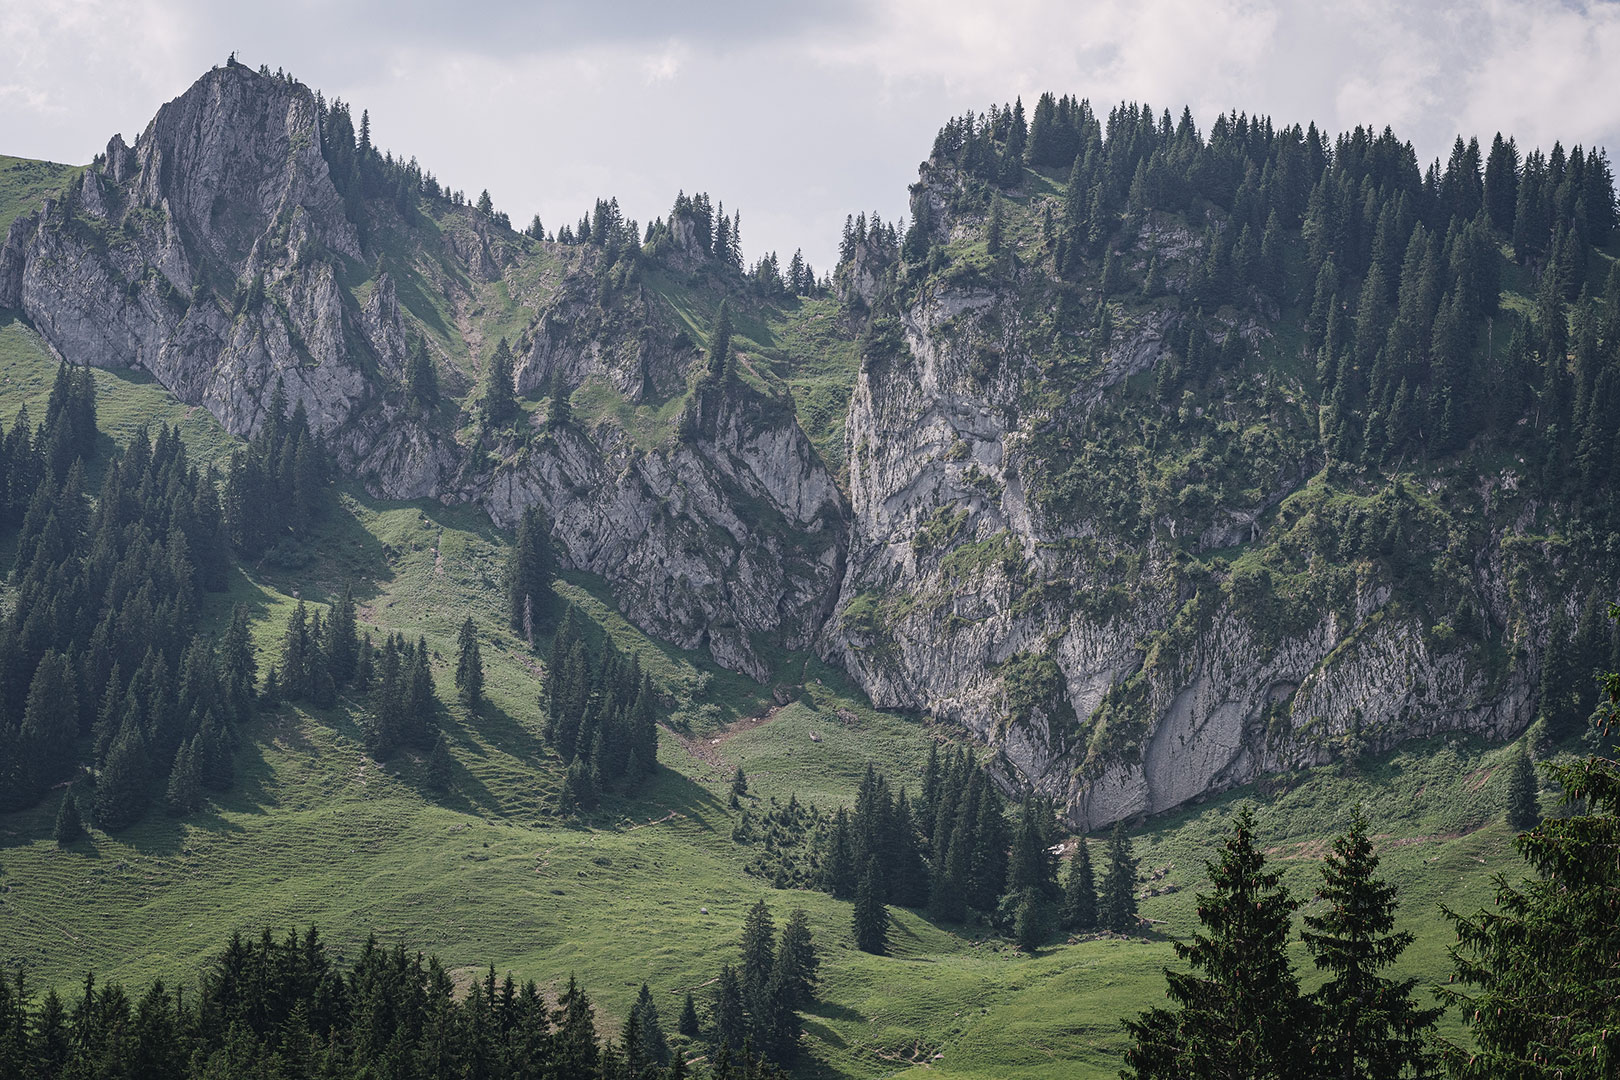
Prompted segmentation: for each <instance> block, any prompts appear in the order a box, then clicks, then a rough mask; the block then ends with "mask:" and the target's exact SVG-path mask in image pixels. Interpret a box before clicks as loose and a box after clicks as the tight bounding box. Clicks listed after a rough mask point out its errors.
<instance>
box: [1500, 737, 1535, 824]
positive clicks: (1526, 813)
mask: <svg viewBox="0 0 1620 1080" xmlns="http://www.w3.org/2000/svg"><path fill="white" fill-rule="evenodd" d="M1540 820H1541V805H1540V799H1539V797H1538V792H1537V784H1536V770H1535V766H1533V765H1531V763H1530V751H1529V749H1528V748H1527V747H1525V746H1520V748H1519V752H1518V753H1516V754H1514V755H1513V764H1512V765H1510V766H1508V781H1507V823H1508V828H1510V829H1512V830H1514V831H1515V832H1524V831H1525V830H1526V829H1533V828H1535V826H1536V823H1537V822H1538V821H1540Z"/></svg>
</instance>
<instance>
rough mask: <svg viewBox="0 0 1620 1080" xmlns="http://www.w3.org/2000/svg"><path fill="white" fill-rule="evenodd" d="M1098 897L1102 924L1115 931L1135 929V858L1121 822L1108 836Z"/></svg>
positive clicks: (1125, 931) (1120, 932) (1126, 932)
mask: <svg viewBox="0 0 1620 1080" xmlns="http://www.w3.org/2000/svg"><path fill="white" fill-rule="evenodd" d="M1098 899H1099V901H1100V903H1101V907H1102V911H1101V914H1102V923H1103V926H1104V927H1106V928H1107V929H1109V930H1112V931H1113V932H1114V933H1116V934H1129V933H1130V932H1131V931H1133V930H1135V929H1136V859H1135V858H1134V857H1133V856H1132V855H1131V842H1130V840H1129V839H1128V838H1127V837H1126V836H1125V825H1124V823H1123V822H1121V823H1119V824H1117V825H1115V826H1114V831H1113V833H1112V834H1110V836H1109V837H1108V869H1107V870H1105V871H1104V872H1103V883H1102V894H1101V896H1100V897H1099V898H1098Z"/></svg>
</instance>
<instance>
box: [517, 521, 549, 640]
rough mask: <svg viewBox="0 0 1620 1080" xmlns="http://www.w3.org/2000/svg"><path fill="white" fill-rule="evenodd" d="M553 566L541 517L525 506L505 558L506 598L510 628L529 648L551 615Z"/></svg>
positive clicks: (546, 531)
mask: <svg viewBox="0 0 1620 1080" xmlns="http://www.w3.org/2000/svg"><path fill="white" fill-rule="evenodd" d="M555 569H556V567H555V562H554V559H553V557H552V553H551V538H550V536H549V535H548V530H547V529H546V524H545V520H544V519H543V518H542V517H541V515H540V510H539V508H538V507H534V506H528V507H525V508H524V510H523V516H522V517H521V518H519V519H518V528H517V537H516V538H515V539H514V540H513V543H512V550H511V551H510V552H509V553H508V554H507V557H506V598H507V611H508V613H509V619H510V624H511V627H512V629H513V630H516V631H517V632H518V633H521V634H522V635H523V638H524V640H525V641H527V642H528V643H529V647H530V648H531V649H532V648H533V647H534V635H535V630H536V628H537V626H538V625H540V624H543V623H545V622H548V621H550V619H551V618H552V616H553V614H554V611H553V608H554V603H553V598H552V592H551V579H552V577H553V575H554V573H555Z"/></svg>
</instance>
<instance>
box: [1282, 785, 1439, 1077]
mask: <svg viewBox="0 0 1620 1080" xmlns="http://www.w3.org/2000/svg"><path fill="white" fill-rule="evenodd" d="M1316 897H1317V899H1318V900H1319V901H1321V902H1322V907H1321V908H1319V909H1316V910H1313V911H1312V912H1311V913H1309V914H1307V915H1306V916H1305V930H1304V931H1303V933H1302V934H1301V936H1302V937H1303V938H1304V939H1305V947H1306V948H1307V949H1309V950H1310V952H1311V956H1312V957H1313V958H1314V959H1315V961H1316V966H1317V968H1318V969H1320V970H1322V971H1325V972H1327V974H1328V981H1327V982H1326V983H1324V984H1323V985H1322V988H1321V989H1320V990H1318V991H1317V992H1316V994H1315V995H1314V996H1313V998H1312V1002H1313V1004H1314V1005H1315V1007H1316V1023H1315V1025H1314V1029H1315V1039H1314V1043H1313V1045H1312V1047H1311V1051H1310V1053H1311V1061H1312V1062H1313V1066H1314V1068H1315V1069H1317V1070H1319V1074H1320V1075H1321V1076H1324V1077H1332V1078H1338V1077H1343V1078H1345V1080H1358V1078H1361V1077H1366V1078H1368V1080H1371V1078H1374V1077H1389V1078H1395V1077H1429V1076H1434V1075H1436V1072H1435V1060H1434V1055H1433V1053H1432V1052H1431V1051H1430V1050H1429V1049H1428V1035H1429V1033H1430V1031H1432V1029H1433V1028H1434V1024H1435V1021H1436V1020H1438V1019H1439V1018H1440V1013H1441V1010H1440V1009H1433V1008H1423V1007H1421V1006H1419V1005H1418V1004H1417V1002H1416V1001H1414V1000H1413V992H1414V990H1415V989H1416V987H1417V980H1416V979H1390V978H1386V977H1385V976H1383V975H1381V974H1379V972H1381V971H1382V970H1383V969H1385V968H1387V967H1389V966H1390V965H1391V964H1394V963H1395V962H1396V961H1397V960H1398V959H1399V958H1400V955H1401V953H1402V952H1404V951H1406V947H1407V946H1408V945H1410V944H1411V943H1412V933H1411V931H1401V932H1400V933H1395V932H1394V927H1395V886H1393V885H1391V884H1389V883H1388V882H1386V881H1384V880H1382V879H1381V878H1379V877H1378V855H1377V853H1376V852H1374V851H1373V846H1372V841H1371V840H1370V839H1368V837H1367V819H1366V818H1365V817H1363V816H1362V813H1361V808H1360V807H1357V808H1356V810H1355V812H1354V814H1353V815H1352V816H1351V818H1350V831H1349V832H1347V833H1346V834H1345V835H1343V836H1341V837H1339V838H1338V839H1337V840H1335V841H1334V842H1333V850H1332V851H1331V852H1329V854H1328V856H1327V859H1326V860H1325V861H1324V862H1323V864H1322V885H1321V887H1320V888H1319V889H1318V890H1317V892H1316Z"/></svg>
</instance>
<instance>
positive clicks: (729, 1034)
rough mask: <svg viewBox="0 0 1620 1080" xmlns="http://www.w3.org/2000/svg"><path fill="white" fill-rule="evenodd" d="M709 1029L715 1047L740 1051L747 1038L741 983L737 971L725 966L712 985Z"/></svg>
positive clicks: (746, 1020) (746, 1021)
mask: <svg viewBox="0 0 1620 1080" xmlns="http://www.w3.org/2000/svg"><path fill="white" fill-rule="evenodd" d="M709 1027H710V1028H711V1029H712V1030H713V1032H714V1041H715V1045H717V1046H729V1047H735V1048H737V1049H739V1050H740V1049H742V1045H743V1043H744V1042H745V1041H746V1040H747V1038H748V1017H747V1015H746V1014H745V1012H744V1011H743V995H742V983H741V982H740V981H739V980H738V978H737V969H736V968H734V967H732V966H731V965H730V964H726V965H724V966H723V967H721V969H720V978H719V979H718V980H716V981H715V984H714V998H713V1001H712V1003H711V1005H710V1007H709Z"/></svg>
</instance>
